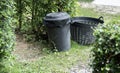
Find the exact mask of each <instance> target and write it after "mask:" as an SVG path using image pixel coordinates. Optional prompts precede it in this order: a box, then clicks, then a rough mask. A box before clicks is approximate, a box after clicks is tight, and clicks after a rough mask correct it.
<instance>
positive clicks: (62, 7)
mask: <svg viewBox="0 0 120 73" xmlns="http://www.w3.org/2000/svg"><path fill="white" fill-rule="evenodd" d="M15 1H16V3H17V5H16V8H17V17H18V24H19V25H18V26H17V28H18V29H21V31H22V32H24V33H26V34H31V33H32V34H34V35H36V37H35V38H36V39H37V40H39V38H41V37H40V36H41V35H42V34H45V33H46V30H45V27H44V25H43V23H42V20H43V17H45V16H46V14H48V13H51V12H68V13H69V14H70V15H71V16H75V15H76V14H77V11H78V10H77V9H76V8H77V7H78V6H79V5H78V4H77V3H76V0H15Z"/></svg>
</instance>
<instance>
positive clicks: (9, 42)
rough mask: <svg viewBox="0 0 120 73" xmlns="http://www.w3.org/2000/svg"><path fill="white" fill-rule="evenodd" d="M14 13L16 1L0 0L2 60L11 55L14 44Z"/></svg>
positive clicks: (0, 53)
mask: <svg viewBox="0 0 120 73" xmlns="http://www.w3.org/2000/svg"><path fill="white" fill-rule="evenodd" d="M13 15H14V1H13V0H0V61H1V59H3V58H6V57H7V56H9V55H10V53H11V51H12V50H13V46H14V39H15V36H14V33H13V30H14V29H13V27H12V21H13V18H12V17H13Z"/></svg>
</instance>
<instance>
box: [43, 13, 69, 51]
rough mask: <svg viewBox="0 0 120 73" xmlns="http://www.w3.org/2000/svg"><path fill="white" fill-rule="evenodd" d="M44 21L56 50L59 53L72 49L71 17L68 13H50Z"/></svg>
mask: <svg viewBox="0 0 120 73" xmlns="http://www.w3.org/2000/svg"><path fill="white" fill-rule="evenodd" d="M43 20H44V24H45V26H46V28H47V33H48V38H49V41H50V43H52V45H54V48H56V49H57V50H58V51H66V50H68V49H70V47H71V42H70V21H71V20H70V16H69V15H68V14H67V13H66V12H57V13H49V14H47V15H46V17H45V18H44V19H43Z"/></svg>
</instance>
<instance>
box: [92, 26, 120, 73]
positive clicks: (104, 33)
mask: <svg viewBox="0 0 120 73" xmlns="http://www.w3.org/2000/svg"><path fill="white" fill-rule="evenodd" d="M94 36H95V38H96V40H95V43H94V48H93V50H92V51H93V58H94V59H93V62H92V67H93V73H119V72H120V25H118V24H109V25H108V24H107V25H103V26H99V27H97V28H96V29H95V32H94Z"/></svg>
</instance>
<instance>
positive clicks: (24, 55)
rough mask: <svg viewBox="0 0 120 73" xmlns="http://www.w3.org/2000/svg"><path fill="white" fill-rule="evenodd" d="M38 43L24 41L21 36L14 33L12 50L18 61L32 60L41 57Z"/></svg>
mask: <svg viewBox="0 0 120 73" xmlns="http://www.w3.org/2000/svg"><path fill="white" fill-rule="evenodd" d="M38 45H39V44H31V43H27V42H25V40H24V39H23V37H22V36H20V35H16V45H15V51H14V52H13V53H14V54H15V55H16V56H17V59H18V60H20V61H25V60H27V61H34V60H37V59H38V58H39V57H41V51H40V46H38Z"/></svg>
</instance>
